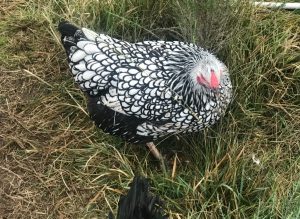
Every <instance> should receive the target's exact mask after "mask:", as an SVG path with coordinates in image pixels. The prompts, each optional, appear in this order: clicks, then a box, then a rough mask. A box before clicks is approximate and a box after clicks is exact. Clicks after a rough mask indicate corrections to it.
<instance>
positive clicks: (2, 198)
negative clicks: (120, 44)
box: [0, 0, 300, 219]
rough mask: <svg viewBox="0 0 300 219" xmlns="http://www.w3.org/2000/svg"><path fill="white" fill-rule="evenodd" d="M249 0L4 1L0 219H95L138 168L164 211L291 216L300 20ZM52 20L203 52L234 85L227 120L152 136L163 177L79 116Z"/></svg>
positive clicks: (297, 195) (132, 148)
mask: <svg viewBox="0 0 300 219" xmlns="http://www.w3.org/2000/svg"><path fill="white" fill-rule="evenodd" d="M247 2H248V1H245V2H243V1H238V2H237V1H233V2H230V1H228V3H226V4H219V1H216V0H215V1H208V0H202V1H194V0H187V1H177V0H169V1H150V0H143V1H138V0H121V1H117V0H103V1H96V0H92V1H85V0H80V1H75V0H70V1H64V0H51V1H43V0H40V1H33V0H32V1H25V0H13V1H5V0H4V1H1V2H0V16H1V20H0V48H1V49H0V90H1V92H0V104H1V105H0V215H1V217H2V218H106V217H107V214H108V212H109V211H110V210H112V211H113V212H116V209H117V202H118V199H119V197H120V194H124V193H126V191H127V190H128V185H129V182H130V181H131V180H132V178H133V175H134V174H137V173H138V174H142V175H144V176H147V177H148V178H149V179H150V183H151V186H152V192H153V193H156V194H158V195H160V196H161V198H162V199H163V200H164V201H165V208H166V211H167V212H168V213H169V214H170V218H189V219H192V218H290V219H294V218H299V217H300V208H299V206H300V179H299V178H300V176H299V172H300V143H299V138H300V55H299V54H300V15H299V13H298V12H293V11H281V10H279V11H277V10H264V9H258V8H252V7H251V5H249V4H247ZM61 19H68V20H70V21H72V22H74V23H75V24H77V25H82V26H87V27H90V28H92V29H95V30H97V31H101V32H105V33H108V34H110V35H112V36H115V37H118V38H121V39H126V40H128V41H138V40H144V39H168V40H184V41H189V42H195V43H197V44H199V45H201V46H203V47H205V48H206V49H209V50H211V51H213V52H214V53H215V54H216V55H217V56H218V57H220V59H221V60H223V61H224V62H225V63H226V65H228V67H229V69H230V71H231V77H232V81H233V85H234V99H233V101H232V104H231V105H230V107H229V109H228V112H227V114H226V116H225V117H224V118H223V119H222V120H221V121H220V122H219V123H218V124H217V125H215V126H213V127H211V128H209V129H207V130H204V131H203V132H201V133H196V134H193V135H189V136H179V140H178V139H177V138H176V137H172V138H169V139H166V140H164V141H163V142H157V144H158V147H159V148H160V149H161V151H162V152H163V153H164V154H165V155H166V157H167V166H168V169H169V170H168V172H167V174H164V173H163V172H162V171H161V169H160V167H159V165H158V163H157V162H156V161H155V159H153V158H152V157H151V155H149V154H148V151H147V150H146V149H145V148H144V146H142V145H130V144H127V143H126V142H124V141H121V140H120V139H119V138H117V137H112V136H110V135H107V134H104V133H103V132H101V130H98V129H97V128H96V127H94V125H93V123H92V122H91V121H90V120H89V117H88V115H87V113H86V103H85V97H84V94H83V93H81V92H80V91H79V89H78V87H77V86H76V85H75V84H74V83H73V80H72V78H71V77H70V72H69V70H68V66H67V63H66V56H65V53H64V51H63V48H62V46H61V44H60V42H59V35H58V33H57V30H56V26H57V24H58V22H59V20H61Z"/></svg>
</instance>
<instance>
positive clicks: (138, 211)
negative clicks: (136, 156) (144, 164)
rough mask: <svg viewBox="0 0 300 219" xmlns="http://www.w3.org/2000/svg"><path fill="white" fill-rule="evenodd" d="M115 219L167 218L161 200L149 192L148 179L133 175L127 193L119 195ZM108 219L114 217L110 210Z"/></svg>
mask: <svg viewBox="0 0 300 219" xmlns="http://www.w3.org/2000/svg"><path fill="white" fill-rule="evenodd" d="M118 205H119V208H118V214H117V218H116V219H168V215H165V214H164V213H163V210H162V205H163V204H162V201H161V200H160V199H159V197H158V196H155V195H152V194H151V193H150V192H149V183H148V180H147V179H145V178H142V177H139V176H136V177H134V179H133V182H132V183H131V187H130V190H129V191H128V193H127V195H125V196H121V198H120V201H119V204H118ZM109 219H114V216H113V215H112V213H111V212H110V214H109Z"/></svg>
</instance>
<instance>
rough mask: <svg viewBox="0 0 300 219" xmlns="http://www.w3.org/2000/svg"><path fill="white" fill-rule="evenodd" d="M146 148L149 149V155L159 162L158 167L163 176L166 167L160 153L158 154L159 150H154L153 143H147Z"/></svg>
mask: <svg viewBox="0 0 300 219" xmlns="http://www.w3.org/2000/svg"><path fill="white" fill-rule="evenodd" d="M146 145H147V147H148V148H149V150H150V152H151V154H152V155H153V156H154V157H155V158H156V159H158V160H159V162H160V166H161V168H162V170H163V172H164V174H166V173H167V172H166V166H165V161H164V157H163V156H162V155H161V153H160V152H159V150H158V149H157V148H156V146H155V144H154V143H153V142H148V143H146Z"/></svg>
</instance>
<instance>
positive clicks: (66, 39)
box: [57, 21, 82, 54]
mask: <svg viewBox="0 0 300 219" xmlns="http://www.w3.org/2000/svg"><path fill="white" fill-rule="evenodd" d="M57 29H58V31H59V32H60V34H61V42H62V43H63V46H64V47H65V49H66V52H67V54H68V53H69V50H70V47H71V46H74V45H76V43H77V41H78V39H79V38H80V36H81V34H82V31H81V30H80V28H78V27H76V26H75V25H73V24H70V23H69V22H68V21H61V22H60V23H59V24H58V28H57Z"/></svg>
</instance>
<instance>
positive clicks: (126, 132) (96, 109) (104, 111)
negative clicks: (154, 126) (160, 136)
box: [87, 95, 152, 143]
mask: <svg viewBox="0 0 300 219" xmlns="http://www.w3.org/2000/svg"><path fill="white" fill-rule="evenodd" d="M87 98H88V112H89V115H90V117H91V119H92V120H93V121H94V122H95V125H96V126H97V127H99V128H101V129H102V130H103V131H104V132H107V133H110V134H113V135H116V136H120V137H121V138H123V139H127V141H128V142H133V143H135V142H145V143H146V142H150V141H151V140H152V138H151V137H150V136H136V135H135V133H136V128H137V127H138V125H140V124H142V123H143V122H145V120H144V119H138V118H136V117H134V116H128V115H124V114H122V113H118V112H116V111H114V110H112V109H110V108H109V107H107V106H105V105H102V104H97V102H98V100H99V97H92V96H89V95H88V96H87ZM133 136H135V138H132V137H133Z"/></svg>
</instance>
